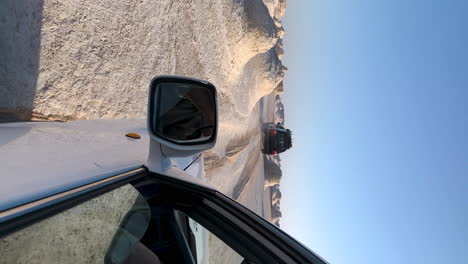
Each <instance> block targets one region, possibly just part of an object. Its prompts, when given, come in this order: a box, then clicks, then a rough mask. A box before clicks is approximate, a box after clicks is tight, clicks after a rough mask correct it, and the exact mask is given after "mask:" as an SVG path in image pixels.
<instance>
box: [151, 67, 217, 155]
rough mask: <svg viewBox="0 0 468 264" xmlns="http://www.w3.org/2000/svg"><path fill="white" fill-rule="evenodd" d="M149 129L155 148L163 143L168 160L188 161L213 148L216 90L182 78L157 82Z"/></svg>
mask: <svg viewBox="0 0 468 264" xmlns="http://www.w3.org/2000/svg"><path fill="white" fill-rule="evenodd" d="M147 126H148V134H149V136H150V139H151V145H153V144H154V143H159V144H160V145H161V151H162V152H163V154H164V155H165V156H169V157H184V156H185V157H186V156H190V155H194V154H195V153H198V152H202V151H205V150H208V149H210V148H212V147H213V146H214V145H215V144H216V138H217V133H218V107H217V94H216V88H215V86H214V85H213V84H211V83H209V82H207V81H203V80H198V79H194V78H187V77H180V76H169V75H165V76H157V77H155V78H153V80H152V81H151V83H150V91H149V100H148V118H147ZM151 148H152V147H150V152H151Z"/></svg>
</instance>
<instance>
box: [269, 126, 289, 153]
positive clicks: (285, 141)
mask: <svg viewBox="0 0 468 264" xmlns="http://www.w3.org/2000/svg"><path fill="white" fill-rule="evenodd" d="M263 135H264V136H263V139H264V145H263V146H264V148H263V150H264V153H265V154H269V155H277V154H279V153H281V152H285V151H286V150H288V149H290V148H291V147H292V140H291V130H289V129H285V128H284V127H283V126H281V125H280V124H279V123H278V124H276V125H275V124H273V123H267V124H266V125H265V128H264V130H263Z"/></svg>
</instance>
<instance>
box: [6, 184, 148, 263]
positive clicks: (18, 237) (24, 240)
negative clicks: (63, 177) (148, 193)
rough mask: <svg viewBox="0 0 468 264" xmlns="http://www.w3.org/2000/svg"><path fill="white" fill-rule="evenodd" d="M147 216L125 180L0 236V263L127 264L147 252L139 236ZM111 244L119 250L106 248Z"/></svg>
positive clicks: (141, 199)
mask: <svg viewBox="0 0 468 264" xmlns="http://www.w3.org/2000/svg"><path fill="white" fill-rule="evenodd" d="M149 218H150V210H149V207H148V205H147V204H146V202H145V200H144V199H143V198H142V197H141V195H139V193H138V191H137V190H136V189H135V188H133V187H132V186H131V185H129V184H127V185H125V186H122V187H120V188H118V189H115V190H113V191H111V192H108V193H105V194H103V195H101V196H98V197H96V198H94V199H91V200H89V201H87V202H84V203H82V204H79V205H77V206H75V207H73V208H71V209H69V210H66V211H63V212H61V213H59V214H57V215H54V216H52V217H49V218H47V219H45V220H43V221H40V222H38V223H35V224H33V225H30V226H28V227H26V228H24V229H21V230H19V231H17V232H14V233H12V234H10V235H7V236H6V237H3V238H1V239H0V256H1V258H0V263H104V262H106V263H124V262H125V261H127V259H128V258H130V257H131V256H132V254H134V252H132V251H136V250H140V251H141V250H143V251H144V248H143V249H142V245H141V244H139V240H140V239H141V237H142V236H143V234H144V233H145V230H146V228H147V226H148V221H149ZM111 245H114V246H115V247H118V248H119V252H118V254H117V253H116V251H114V252H108V251H109V248H110V246H111ZM106 254H107V256H106ZM140 255H144V253H140ZM105 259H106V261H104V260H105Z"/></svg>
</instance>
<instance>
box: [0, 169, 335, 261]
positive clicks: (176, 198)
mask: <svg viewBox="0 0 468 264" xmlns="http://www.w3.org/2000/svg"><path fill="white" fill-rule="evenodd" d="M127 183H130V184H131V185H133V186H134V187H135V188H136V189H137V190H138V191H139V192H140V193H143V194H144V193H146V197H145V198H146V199H147V201H148V202H151V193H152V190H151V188H154V187H155V186H156V185H158V186H157V189H158V193H160V192H163V194H162V195H163V196H164V197H166V198H165V199H166V201H165V202H167V203H169V204H170V205H171V206H172V207H173V208H174V209H176V210H179V211H181V212H183V213H184V214H186V215H187V216H189V217H191V218H192V219H194V220H195V221H197V222H199V223H200V224H201V225H202V226H204V227H205V228H206V229H208V230H209V231H210V232H212V233H213V234H215V235H216V236H217V237H218V238H220V239H221V240H222V241H223V242H225V243H226V244H228V245H229V246H230V247H232V248H233V249H234V250H235V251H237V252H238V253H239V254H240V255H242V256H243V257H245V258H246V259H247V260H248V261H249V262H250V263H319V264H323V263H327V262H326V261H325V260H323V259H322V258H321V257H320V256H318V255H317V254H316V253H314V252H312V251H311V250H309V249H307V248H306V247H305V246H303V245H302V244H300V243H299V242H297V241H296V240H295V239H293V238H292V237H290V236H289V235H287V234H286V233H285V232H283V231H282V230H280V229H279V228H278V227H276V226H274V225H273V224H271V223H269V222H268V221H267V220H265V219H264V218H262V217H260V216H258V215H257V214H256V213H254V212H252V211H251V210H249V209H247V208H246V207H244V206H242V205H241V204H239V203H237V202H236V201H234V200H232V199H231V198H229V197H227V196H225V195H224V194H222V193H220V192H218V191H216V190H214V189H211V188H207V187H205V186H202V185H198V184H196V183H191V182H187V181H184V180H180V179H177V178H174V177H171V176H167V175H162V174H158V173H153V172H148V171H147V169H146V168H145V167H141V168H138V169H134V170H131V171H127V172H124V173H121V174H118V175H115V176H111V177H108V178H106V179H103V180H100V181H97V182H93V183H90V184H87V185H84V186H80V187H77V188H74V189H71V190H67V191H64V192H62V193H58V194H55V195H52V196H49V197H46V198H43V199H40V200H37V201H34V202H31V203H28V204H24V205H21V206H19V207H16V208H12V209H9V210H6V211H3V212H0V219H1V220H2V221H0V237H3V236H6V235H8V234H10V233H12V232H15V231H16V230H19V229H22V228H24V227H26V226H29V225H32V224H34V223H36V222H38V221H41V220H43V219H45V218H48V217H51V216H53V215H56V214H58V213H61V212H63V211H65V210H67V209H69V208H71V207H74V206H76V205H79V204H81V203H84V202H86V201H88V200H91V199H93V198H95V197H97V196H100V195H102V194H104V193H107V192H109V191H112V190H114V189H117V188H119V187H121V186H123V185H125V184H127ZM148 190H149V191H148ZM158 195H161V194H158Z"/></svg>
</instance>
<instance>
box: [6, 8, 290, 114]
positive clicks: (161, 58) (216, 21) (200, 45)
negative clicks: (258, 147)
mask: <svg viewBox="0 0 468 264" xmlns="http://www.w3.org/2000/svg"><path fill="white" fill-rule="evenodd" d="M280 2H281V3H283V2H282V1H265V2H263V1H261V0H237V1H218V0H205V1H195V2H194V1H188V0H182V1H168V0H165V1H164V0H163V1H140V0H138V1H136V0H123V1H117V2H116V1H112V0H103V1H72V0H60V1H56V0H45V1H43V2H42V1H32V0H31V1H21V3H18V2H15V1H12V0H9V1H7V3H5V4H2V5H4V6H5V8H2V10H3V11H2V12H6V14H8V15H7V16H6V22H5V21H3V22H2V31H5V32H7V31H9V33H10V34H5V35H6V36H8V37H7V38H6V39H4V40H2V47H3V46H6V47H8V49H7V50H8V51H15V52H16V54H17V55H21V58H20V60H19V61H17V60H16V58H10V57H11V56H13V55H14V54H13V55H12V54H11V52H10V53H9V52H5V53H4V54H2V56H5V57H8V58H6V60H3V61H4V63H2V69H3V71H2V72H0V73H1V76H2V83H1V85H2V92H5V95H4V96H3V100H2V102H1V103H2V107H3V108H9V109H11V108H30V110H32V111H33V112H35V113H36V114H37V115H40V116H42V117H46V118H47V117H61V118H63V119H93V118H144V117H145V115H146V101H147V91H148V84H149V81H150V80H151V78H152V77H153V76H155V75H160V74H178V75H187V76H192V77H197V78H202V79H208V80H210V81H211V82H213V83H214V84H215V85H216V86H217V87H218V89H219V94H220V104H221V108H222V109H221V110H222V111H220V113H229V112H234V113H235V114H234V117H235V118H238V117H239V116H240V117H245V116H246V115H248V112H249V111H250V110H251V108H252V107H253V105H254V104H255V103H256V102H257V101H258V99H259V98H260V97H261V96H263V95H265V94H267V93H269V92H270V91H272V90H273V88H274V87H275V86H276V84H277V83H278V82H280V81H281V79H282V77H283V74H284V68H283V67H282V65H281V62H280V61H279V58H278V56H277V55H276V50H275V49H273V48H274V47H275V46H276V45H277V43H278V41H279V39H280V38H281V37H282V32H283V31H282V28H281V26H280V23H279V19H280V17H281V16H282V11H281V10H282V9H283V7H281V3H280ZM15 25H19V26H15ZM15 27H19V28H15ZM25 41H26V42H25ZM21 43H23V45H22V46H21V45H20V46H18V44H21ZM24 43H26V44H24ZM30 46H34V48H33V49H29V47H30ZM13 64H15V65H13ZM12 66H15V67H12ZM24 67H28V69H27V70H25V72H24V73H25V74H24V75H22V76H16V77H14V79H13V80H12V79H11V78H10V79H8V78H6V79H5V77H6V76H7V77H10V76H12V75H13V73H14V72H15V68H16V69H22V68H24ZM36 80H37V83H36ZM25 86H27V88H26V87H25ZM6 91H10V93H8V92H6ZM11 91H14V93H11ZM6 98H8V99H6ZM24 100H26V101H28V102H27V103H23V102H22V101H24ZM236 115H237V116H236ZM231 118H232V114H229V115H228V116H226V117H221V120H223V119H231Z"/></svg>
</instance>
